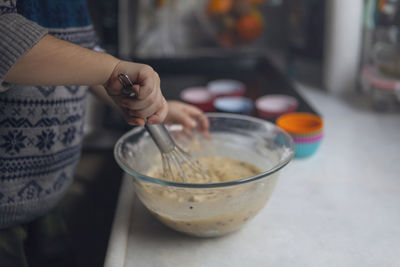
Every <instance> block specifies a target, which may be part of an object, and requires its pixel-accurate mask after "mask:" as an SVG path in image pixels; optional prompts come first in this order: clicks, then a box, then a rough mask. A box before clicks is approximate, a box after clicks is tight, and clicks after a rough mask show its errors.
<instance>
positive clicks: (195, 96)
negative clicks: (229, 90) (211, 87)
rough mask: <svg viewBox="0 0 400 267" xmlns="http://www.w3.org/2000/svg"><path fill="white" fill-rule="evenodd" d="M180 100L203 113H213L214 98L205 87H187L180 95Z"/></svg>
mask: <svg viewBox="0 0 400 267" xmlns="http://www.w3.org/2000/svg"><path fill="white" fill-rule="evenodd" d="M180 98H181V99H182V100H183V101H184V102H186V103H189V104H192V105H194V106H196V107H198V108H199V109H201V110H203V111H204V112H209V111H214V105H213V102H214V97H213V95H212V94H211V93H210V92H209V91H208V90H207V89H206V88H205V87H201V86H199V87H189V88H186V89H184V90H183V91H182V92H181V93H180Z"/></svg>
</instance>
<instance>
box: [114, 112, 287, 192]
mask: <svg viewBox="0 0 400 267" xmlns="http://www.w3.org/2000/svg"><path fill="white" fill-rule="evenodd" d="M205 114H206V115H207V116H208V117H209V118H215V117H224V118H227V117H230V118H239V119H246V120H250V121H254V122H258V123H263V124H269V125H272V126H274V127H275V128H276V129H277V130H278V131H279V132H280V133H281V134H283V135H284V136H285V137H286V139H287V140H288V141H289V143H290V150H289V152H288V155H287V156H286V158H285V159H284V160H283V161H282V162H280V163H279V164H277V165H276V166H274V167H273V168H271V169H269V170H268V171H265V172H262V173H260V174H257V175H255V176H251V177H246V178H243V179H238V180H233V181H226V182H220V183H182V182H172V181H166V180H162V179H158V178H153V177H150V176H147V175H145V174H143V173H139V172H135V171H133V170H132V169H131V168H130V167H128V166H126V165H125V164H124V163H123V162H122V161H121V160H120V159H119V158H118V156H117V151H118V149H119V147H120V146H121V141H122V140H124V139H125V138H127V136H128V135H130V134H131V133H132V132H134V131H140V130H142V129H143V127H136V128H134V129H132V130H129V131H128V132H126V133H125V134H123V135H122V136H121V137H120V138H119V139H118V141H117V142H116V144H115V145H114V159H115V160H116V162H117V164H118V165H119V166H120V167H121V168H122V170H123V171H125V172H126V173H128V174H129V175H131V176H133V177H135V178H138V179H139V180H143V181H145V182H150V183H154V184H159V185H164V186H171V187H181V188H200V189H201V188H217V187H227V186H235V185H240V184H244V183H249V182H252V181H255V180H259V179H261V178H267V177H268V176H271V175H272V174H274V173H276V172H278V171H279V170H281V169H282V168H283V167H284V166H286V165H287V164H288V163H289V162H290V161H291V160H292V159H293V158H294V155H295V144H294V141H293V138H292V137H291V136H290V134H288V133H287V132H286V131H285V130H283V129H282V128H280V127H279V126H277V125H276V124H274V123H272V122H269V121H266V120H262V119H259V118H255V117H251V116H248V115H241V114H229V113H222V112H218V113H217V112H207V113H205Z"/></svg>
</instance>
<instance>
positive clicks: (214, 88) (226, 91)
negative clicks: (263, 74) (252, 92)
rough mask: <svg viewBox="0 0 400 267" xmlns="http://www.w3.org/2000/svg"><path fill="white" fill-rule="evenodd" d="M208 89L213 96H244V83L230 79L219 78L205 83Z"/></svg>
mask: <svg viewBox="0 0 400 267" xmlns="http://www.w3.org/2000/svg"><path fill="white" fill-rule="evenodd" d="M207 89H208V91H209V92H210V93H211V94H212V95H213V96H214V97H215V98H217V97H224V96H244V94H245V93H246V85H245V84H244V83H242V82H241V81H237V80H231V79H219V80H214V81H210V82H209V83H207Z"/></svg>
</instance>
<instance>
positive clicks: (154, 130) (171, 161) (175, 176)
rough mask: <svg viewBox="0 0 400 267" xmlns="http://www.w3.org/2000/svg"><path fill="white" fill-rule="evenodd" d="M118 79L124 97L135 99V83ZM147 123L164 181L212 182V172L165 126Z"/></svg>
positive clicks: (121, 78)
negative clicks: (176, 140) (160, 162)
mask: <svg viewBox="0 0 400 267" xmlns="http://www.w3.org/2000/svg"><path fill="white" fill-rule="evenodd" d="M118 79H119V81H120V83H121V84H122V86H123V89H122V91H121V93H122V95H123V96H125V97H129V98H135V97H136V93H135V91H134V90H133V82H132V81H131V80H130V79H129V77H128V75H126V74H124V73H120V74H119V75H118ZM145 122H146V123H145V126H144V127H145V129H146V130H147V131H148V133H149V134H150V136H151V138H152V139H153V141H154V143H155V144H156V145H157V147H158V149H159V150H160V153H161V160H162V168H163V176H164V177H163V178H164V179H167V180H170V181H174V182H184V183H187V182H193V181H195V182H196V183H198V182H204V183H207V182H210V181H211V178H210V171H209V170H208V169H206V168H205V167H204V166H203V165H202V164H201V163H200V162H199V161H198V160H197V159H196V158H194V157H192V156H191V155H190V154H189V153H188V152H186V151H184V150H183V149H182V148H181V147H179V146H178V145H177V144H176V143H175V141H174V140H173V139H172V137H171V136H170V134H169V133H168V130H167V128H166V127H165V125H164V124H147V121H146V119H145Z"/></svg>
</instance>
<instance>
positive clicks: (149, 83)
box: [105, 61, 168, 125]
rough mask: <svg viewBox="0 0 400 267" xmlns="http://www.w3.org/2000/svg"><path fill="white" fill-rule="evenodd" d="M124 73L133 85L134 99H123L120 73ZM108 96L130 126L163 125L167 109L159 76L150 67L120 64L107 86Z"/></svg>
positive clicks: (136, 64)
mask: <svg viewBox="0 0 400 267" xmlns="http://www.w3.org/2000/svg"><path fill="white" fill-rule="evenodd" d="M120 73H124V74H126V75H128V77H129V79H130V80H131V81H132V82H133V83H134V85H133V86H132V89H133V91H134V92H135V93H136V97H135V98H128V97H123V95H122V91H121V90H122V89H123V85H122V84H121V82H120V80H119V79H118V74H120ZM105 87H106V89H107V92H108V94H109V95H110V96H111V97H112V98H113V100H114V102H115V103H116V104H117V106H119V107H120V109H121V110H122V111H123V113H124V116H125V120H126V121H127V122H128V123H129V124H136V125H144V123H145V119H146V118H147V119H148V121H147V123H161V122H163V120H164V119H165V117H166V114H167V113H168V107H167V104H166V101H165V99H164V96H163V95H162V93H161V88H160V77H159V76H158V74H157V73H156V72H155V71H154V70H153V68H151V67H150V66H148V65H144V64H138V63H132V62H126V61H121V62H120V63H118V64H117V66H116V68H115V69H114V71H113V74H112V76H111V77H110V79H109V81H108V82H107V83H106V85H105Z"/></svg>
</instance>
